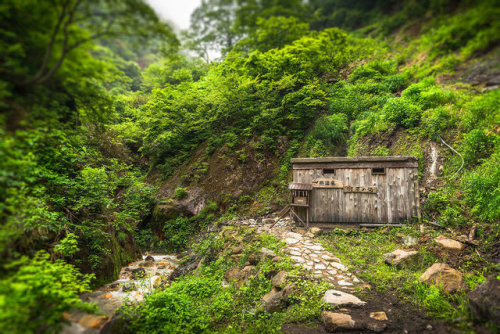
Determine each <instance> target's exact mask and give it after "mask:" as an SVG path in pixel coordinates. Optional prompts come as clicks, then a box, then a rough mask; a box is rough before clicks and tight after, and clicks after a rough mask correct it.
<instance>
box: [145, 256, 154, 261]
mask: <svg viewBox="0 0 500 334" xmlns="http://www.w3.org/2000/svg"><path fill="white" fill-rule="evenodd" d="M144 261H148V262H155V258H154V257H152V256H151V255H148V256H146V258H145V259H144Z"/></svg>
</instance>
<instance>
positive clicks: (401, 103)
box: [382, 98, 422, 129]
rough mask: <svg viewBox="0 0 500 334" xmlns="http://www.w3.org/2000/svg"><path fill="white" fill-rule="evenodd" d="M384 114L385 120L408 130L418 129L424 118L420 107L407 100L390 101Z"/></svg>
mask: <svg viewBox="0 0 500 334" xmlns="http://www.w3.org/2000/svg"><path fill="white" fill-rule="evenodd" d="M382 112H383V113H384V118H385V120H387V121H388V122H391V123H393V124H395V125H399V126H402V127H405V128H407V129H410V128H413V127H416V126H417V125H418V124H419V122H420V118H421V116H422V110H421V109H420V107H419V106H418V105H415V104H414V103H413V102H411V101H409V100H407V99H405V98H393V99H390V100H388V101H387V103H386V104H385V105H384V108H383V109H382Z"/></svg>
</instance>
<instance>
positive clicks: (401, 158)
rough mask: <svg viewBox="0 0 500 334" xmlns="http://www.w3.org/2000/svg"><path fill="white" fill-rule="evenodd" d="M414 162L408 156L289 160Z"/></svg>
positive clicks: (308, 161)
mask: <svg viewBox="0 0 500 334" xmlns="http://www.w3.org/2000/svg"><path fill="white" fill-rule="evenodd" d="M416 161H418V159H417V158H416V157H410V156H391V157H386V156H381V157H378V156H377V157H372V156H366V157H324V158H294V159H292V160H291V162H292V164H301V163H302V164H306V163H322V162H343V163H357V162H416Z"/></svg>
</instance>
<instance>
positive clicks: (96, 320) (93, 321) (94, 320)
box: [78, 314, 108, 329]
mask: <svg viewBox="0 0 500 334" xmlns="http://www.w3.org/2000/svg"><path fill="white" fill-rule="evenodd" d="M107 321H108V317H107V316H105V315H101V316H98V315H93V314H86V315H84V316H83V317H82V318H81V319H80V321H78V323H79V324H80V325H82V326H83V327H87V328H92V329H101V328H102V327H104V325H105V324H106V322H107Z"/></svg>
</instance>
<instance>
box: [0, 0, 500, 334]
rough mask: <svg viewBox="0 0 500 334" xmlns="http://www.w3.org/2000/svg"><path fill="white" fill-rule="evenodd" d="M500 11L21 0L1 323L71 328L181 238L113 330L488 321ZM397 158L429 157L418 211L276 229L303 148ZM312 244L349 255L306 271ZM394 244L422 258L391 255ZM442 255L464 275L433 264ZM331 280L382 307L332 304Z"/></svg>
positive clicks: (9, 37) (3, 207)
mask: <svg viewBox="0 0 500 334" xmlns="http://www.w3.org/2000/svg"><path fill="white" fill-rule="evenodd" d="M499 15H500V6H499V5H498V3H497V2H496V1H494V0H482V1H465V0H464V1H447V0H444V1H434V0H429V1H418V2H416V1H357V2H356V4H353V3H352V2H351V1H343V0H329V1H309V2H303V1H299V0H276V1H264V0H262V1H225V0H210V1H204V2H202V3H201V5H200V7H198V8H197V9H196V10H195V12H194V13H193V14H192V23H191V28H190V29H189V31H186V32H183V33H182V34H179V36H175V34H174V33H173V31H172V29H171V28H170V27H169V26H168V25H166V24H165V23H163V22H161V20H160V19H158V17H157V15H156V14H155V12H154V11H153V10H152V9H151V8H150V7H149V6H148V5H147V4H146V3H145V2H143V1H141V0H131V1H126V2H123V3H116V2H113V1H107V0H98V1H88V2H81V1H77V0H68V1H66V0H65V1H49V2H46V3H44V4H39V3H38V2H36V1H33V0H23V1H14V0H11V1H6V2H5V4H2V5H1V6H0V17H1V18H2V20H1V21H2V23H0V34H1V37H0V43H1V44H0V45H1V46H2V48H1V50H2V51H0V58H1V59H2V64H1V65H0V72H1V73H2V76H1V78H0V111H1V114H0V124H1V127H0V133H1V137H2V140H1V141H0V185H1V187H0V200H1V201H0V203H1V204H0V212H1V216H0V223H1V225H0V226H1V227H0V255H1V257H0V263H1V265H2V268H1V270H0V314H1V315H0V329H1V330H2V332H12V333H35V332H36V333H41V332H58V331H60V330H61V328H62V327H61V326H62V323H63V322H64V320H65V319H66V320H67V319H70V317H69V316H68V313H69V312H75V311H74V310H75V309H78V310H81V311H82V312H91V311H92V306H90V305H89V304H88V303H85V302H84V301H82V300H81V299H80V298H79V295H81V294H82V293H84V292H88V291H90V290H91V289H97V288H99V287H102V286H104V285H105V284H107V283H110V282H112V281H115V280H116V279H118V278H119V276H120V275H121V274H120V272H121V270H122V266H126V265H128V264H129V263H131V262H133V261H136V260H138V259H140V258H142V256H141V254H148V253H158V254H167V253H168V254H173V253H175V254H176V255H177V256H178V257H179V259H180V262H179V264H176V268H177V269H175V270H174V271H173V274H172V275H173V276H170V277H161V278H160V279H159V281H158V284H156V283H157V282H156V281H155V284H154V285H155V287H156V288H157V290H155V292H154V293H151V294H150V295H147V296H145V301H144V302H142V303H139V304H137V305H135V304H133V305H132V306H130V305H129V306H126V305H125V306H124V307H123V308H121V309H120V312H119V313H120V314H121V316H120V317H113V318H112V320H111V322H110V321H109V320H110V319H111V316H110V317H109V318H108V317H106V318H105V321H104V322H103V323H99V324H100V325H99V326H100V327H102V326H104V323H107V325H106V326H105V327H104V329H103V332H105V329H106V328H107V329H106V330H108V331H111V332H113V331H114V332H116V333H121V332H130V333H141V332H144V333H153V332H175V333H177V332H189V333H191V332H200V333H201V332H212V331H213V332H231V333H240V332H258V333H262V332H278V331H284V332H287V333H301V332H304V331H311V333H320V332H324V331H325V330H328V331H335V330H337V331H338V330H340V331H343V330H354V331H357V332H367V331H379V330H382V331H383V330H386V331H387V332H401V331H403V330H407V331H409V332H422V331H424V330H428V331H431V330H432V329H433V328H434V331H436V332H443V333H445V332H481V333H483V332H491V333H493V332H495V331H496V330H497V329H498V326H500V325H499V324H498V318H496V315H498V309H497V308H498V300H497V301H496V302H495V298H492V301H491V303H492V305H496V306H492V307H490V310H489V311H484V309H481V307H484V305H483V304H481V305H482V306H481V305H480V306H477V305H476V304H474V302H473V301H470V300H474V298H475V297H474V295H473V294H472V295H471V293H472V291H475V289H477V288H478V287H479V286H480V285H481V284H482V283H483V282H486V281H487V282H488V284H490V285H491V286H492V287H490V288H489V289H490V290H489V291H487V292H486V295H488V294H490V295H492V296H495V293H496V296H499V295H500V291H498V287H499V284H498V281H499V275H500V266H499V263H500V224H499V222H500V163H499V159H500V146H499V145H500V110H499V107H498V106H499V102H500V93H499V90H498V86H499V85H500V62H499V59H500V46H499V40H500V24H499V23H498V20H497V17H499ZM19 23H22V24H19ZM214 52H215V53H216V54H220V59H216V60H210V59H209V55H210V54H214ZM393 155H395V156H400V155H401V156H415V157H417V158H418V163H419V167H418V181H419V188H420V189H419V196H420V205H421V208H422V221H421V222H420V223H419V224H417V223H416V222H413V223H408V224H407V226H406V227H403V228H401V229H396V228H391V229H388V228H384V229H374V230H365V229H359V228H353V229H347V230H343V229H335V230H330V233H321V232H320V231H311V230H309V231H308V230H305V229H302V228H298V227H297V226H294V225H293V224H291V222H290V221H289V220H286V219H285V220H277V223H278V224H277V225H276V226H277V228H278V229H277V230H276V229H273V228H272V226H274V225H273V224H274V223H275V220H274V219H275V218H276V214H277V212H278V211H279V210H281V209H282V208H283V207H284V206H285V205H286V204H287V203H288V201H289V197H288V196H289V191H288V183H289V182H290V181H291V176H292V175H291V174H292V173H291V163H290V160H291V159H292V158H297V157H325V156H339V157H340V156H351V157H355V156H393ZM312 232H314V233H312ZM441 235H444V236H445V237H447V238H451V239H454V240H455V241H456V240H458V241H460V242H461V244H462V246H463V247H464V248H460V251H459V252H456V251H450V250H449V249H446V248H445V249H443V248H441V247H440V246H439V245H440V243H439V242H438V241H439V240H440V239H439V238H441V239H442V238H444V236H441ZM436 238H438V239H436ZM290 239H291V240H296V239H297V240H299V241H300V242H299V243H298V244H300V245H301V246H300V247H299V249H293V247H295V248H297V247H296V246H293V244H294V243H293V242H289V240H290ZM287 240H288V241H287ZM408 240H410V241H408ZM436 240H438V241H436ZM462 246H460V247H462ZM263 247H264V248H263ZM308 247H319V249H321V252H324V253H321V254H320V253H318V254H320V255H321V256H326V258H331V260H325V261H327V262H328V263H327V262H325V263H324V264H325V266H326V268H330V267H328V266H330V265H332V266H333V269H332V270H333V271H335V274H327V271H325V272H324V273H325V275H323V273H322V272H320V273H319V274H318V273H315V272H314V271H313V270H309V271H308V270H307V268H304V263H305V266H306V267H307V266H308V264H307V262H308V261H312V262H314V258H313V257H309V255H308V254H309V253H308V252H307V251H306V250H308V249H309V248H308ZM398 248H403V249H406V250H407V251H416V252H418V254H419V258H418V260H417V261H416V262H412V263H409V264H408V265H403V266H391V265H388V264H387V263H386V262H387V261H385V262H384V254H386V253H390V252H392V251H394V250H395V249H398ZM313 250H314V249H313ZM267 251H269V252H271V253H272V254H273V256H271V255H269V254H271V253H268V252H267ZM298 251H299V252H300V255H297V254H295V255H294V253H293V252H298ZM297 256H298V257H299V259H303V258H307V259H306V260H302V261H304V263H302V262H301V260H297V259H296V258H294V257H297ZM318 261H323V260H320V259H319V258H318ZM329 261H331V262H332V263H334V264H329V263H330V262H329ZM341 261H342V262H341ZM163 262H164V261H163ZM389 262H390V261H389ZM134 263H136V262H134ZM138 263H142V262H138ZM317 263H320V262H317ZM335 263H336V264H335ZM434 263H446V264H448V265H449V266H451V268H450V269H452V270H458V272H459V274H460V275H461V276H463V279H462V283H461V286H460V288H459V289H456V290H458V291H454V292H451V293H449V291H445V290H443V287H442V286H441V287H440V286H439V284H434V285H433V284H424V283H421V282H419V281H418V280H419V278H420V277H421V276H422V275H423V274H424V272H426V269H427V268H428V267H430V266H431V265H433V264H434ZM320 264H321V265H323V262H321V263H320ZM141 265H142V266H146V267H148V266H149V267H150V266H152V265H151V263H149V264H146V262H144V263H143V264H141ZM161 265H163V266H165V264H161ZM154 266H158V264H155V265H154ZM177 266H178V267H177ZM338 267H340V268H342V269H338ZM245 268H246V269H245ZM335 268H337V269H338V272H337V270H336V269H335ZM135 269H137V268H135ZM135 269H134V270H135ZM311 269H312V267H311ZM322 270H323V269H322ZM325 270H327V269H325ZM283 273H285V274H286V275H285V274H283ZM122 274H123V272H122ZM348 274H349V275H348ZM280 275H281V276H283V275H285V276H283V277H281V276H280ZM318 275H319V276H318ZM322 275H323V276H322ZM328 275H334V277H333V278H330V276H328ZM337 275H339V276H337ZM354 275H355V276H354ZM132 276H133V274H132ZM277 276H280V277H278V278H279V280H280V282H281V283H279V284H277V283H276V280H278V278H276V277H277ZM285 277H287V278H285ZM353 277H354V278H356V277H359V280H358V281H359V286H358V285H356V284H358V283H356V284H355V287H353V288H352V289H351V288H349V285H347V288H346V286H341V285H338V284H337V283H338V282H339V281H348V282H351V281H353ZM120 278H121V276H120ZM356 279H358V278H356ZM491 282H492V283H491ZM495 284H496V285H495ZM156 285H158V287H157V286H156ZM436 285H437V286H436ZM490 285H484V284H483V285H481V286H482V287H483V288H484V286H490ZM332 286H333V287H334V288H338V289H344V290H343V291H344V292H345V291H347V292H352V293H354V294H356V295H357V296H358V297H360V298H361V299H363V300H366V301H367V306H366V307H365V308H364V309H361V310H359V309H355V308H351V306H352V305H351V306H347V307H342V306H338V305H337V307H336V306H334V305H333V304H330V305H328V303H322V302H321V297H322V296H323V294H325V291H330V290H329V289H331V288H332ZM105 287H107V288H109V287H110V285H106V286H105ZM287 287H288V289H287ZM115 288H116V287H115ZM115 288H109V289H110V290H109V291H111V292H112V291H115V290H113V289H115ZM483 288H481V289H483ZM271 289H272V290H271ZM345 289H347V290H345ZM270 290H271V292H269V291H270ZM106 291H108V290H106ZM120 291H121V290H120ZM273 291H274V294H276V295H277V294H279V295H280V296H281V297H280V298H282V299H280V303H278V305H277V306H276V307H274V308H268V305H267V304H266V303H267V301H268V300H269V299H271V300H272V299H273V298H275V297H273V295H274V294H273V293H272V292H273ZM476 291H477V290H476ZM141 293H142V292H141ZM288 293H290V295H288ZM474 293H477V292H474ZM145 295H146V293H145ZM82 296H85V295H82ZM284 296H286V297H284ZM471 296H472V297H471ZM476 299H477V298H476ZM486 300H487V302H489V299H487V298H486ZM332 305H333V306H332ZM487 305H490V304H487ZM488 307H489V306H488ZM495 307H496V308H495ZM395 309H397V311H394V313H391V312H393V310H395ZM478 309H479V310H480V311H478ZM342 310H343V311H342ZM382 310H383V311H385V312H386V313H387V314H388V315H389V319H388V320H387V321H386V322H383V321H384V320H383V321H382V323H377V322H375V323H374V322H373V321H372V320H370V319H369V318H370V317H369V316H368V314H369V313H370V312H377V311H382ZM332 311H335V312H337V311H338V312H341V313H342V312H343V313H342V314H343V315H342V316H341V318H342V317H345V315H346V314H347V315H349V316H352V317H353V319H355V322H356V323H358V325H356V326H354V325H353V326H354V328H350V329H349V328H344V327H342V326H340V329H335V328H333V327H332V326H331V325H329V322H328V321H329V320H328V319H327V320H325V319H326V318H325V317H326V316H325V314H327V315H328V314H329V313H328V312H330V313H332ZM97 312H98V313H97V314H99V311H97ZM325 312H326V313H325ZM495 312H496V313H495ZM72 314H73V313H72ZM408 314H413V315H414V316H413V317H410V316H408ZM108 316H109V315H108ZM321 318H322V320H321ZM495 318H496V319H495ZM92 319H94V318H92ZM99 319H101V318H99ZM366 319H368V320H366ZM99 321H100V320H99ZM359 324H361V325H359ZM381 324H383V325H381ZM99 326H97V325H96V327H92V328H93V330H96V328H99ZM325 326H326V327H325ZM429 326H430V327H429ZM65 328H66V327H65ZM325 328H326V329H325ZM65 330H67V329H65Z"/></svg>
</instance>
